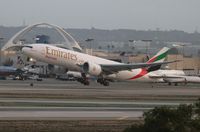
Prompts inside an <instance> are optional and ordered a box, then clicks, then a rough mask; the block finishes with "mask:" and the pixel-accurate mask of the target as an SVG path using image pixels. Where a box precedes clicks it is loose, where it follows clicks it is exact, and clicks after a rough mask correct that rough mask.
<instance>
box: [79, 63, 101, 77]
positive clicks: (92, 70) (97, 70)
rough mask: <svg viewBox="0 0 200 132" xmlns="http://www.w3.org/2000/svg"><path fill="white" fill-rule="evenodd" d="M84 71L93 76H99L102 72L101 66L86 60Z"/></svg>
mask: <svg viewBox="0 0 200 132" xmlns="http://www.w3.org/2000/svg"><path fill="white" fill-rule="evenodd" d="M83 71H84V72H85V73H89V74H90V75H93V76H98V75H100V74H101V73H102V69H101V66H100V65H98V64H95V63H91V62H85V63H84V64H83Z"/></svg>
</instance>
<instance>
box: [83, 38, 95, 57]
mask: <svg viewBox="0 0 200 132" xmlns="http://www.w3.org/2000/svg"><path fill="white" fill-rule="evenodd" d="M85 41H86V42H88V43H89V44H90V47H89V48H90V55H92V41H94V39H92V38H88V39H86V40H85Z"/></svg>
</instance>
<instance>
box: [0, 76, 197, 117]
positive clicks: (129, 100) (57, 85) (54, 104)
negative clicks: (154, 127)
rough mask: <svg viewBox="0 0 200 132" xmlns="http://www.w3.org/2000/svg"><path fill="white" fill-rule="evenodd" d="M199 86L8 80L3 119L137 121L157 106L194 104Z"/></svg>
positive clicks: (0, 110) (0, 107)
mask: <svg viewBox="0 0 200 132" xmlns="http://www.w3.org/2000/svg"><path fill="white" fill-rule="evenodd" d="M30 83H33V84H34V86H30ZM199 86H200V85H199V84H189V85H181V86H168V85H166V84H145V83H130V82H115V83H111V86H109V87H104V86H101V85H99V84H96V83H95V82H92V83H91V85H90V86H84V85H81V84H79V83H77V82H68V81H58V80H54V79H44V81H42V82H37V81H30V80H29V81H16V80H15V81H14V80H5V81H0V120H38V119H39V120H135V119H140V118H142V115H143V112H144V111H148V110H150V109H153V108H154V107H156V106H165V105H168V106H172V107H176V106H178V105H179V104H185V103H186V104H190V103H192V102H193V101H194V100H196V99H197V98H198V97H199V94H200V88H199Z"/></svg>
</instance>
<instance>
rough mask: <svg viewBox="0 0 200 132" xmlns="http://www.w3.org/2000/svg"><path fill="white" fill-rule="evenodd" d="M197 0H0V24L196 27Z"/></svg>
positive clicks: (198, 24)
mask: <svg viewBox="0 0 200 132" xmlns="http://www.w3.org/2000/svg"><path fill="white" fill-rule="evenodd" d="M199 13H200V0H0V25H4V26H19V25H22V23H23V20H25V22H26V24H33V23H37V22H48V23H52V24H56V25H59V26H61V27H64V28H91V27H95V28H100V29H119V28H120V29H122V28H123V29H142V30H143V29H145V30H148V29H153V30H155V29H156V28H160V29H161V30H170V29H178V30H184V31H187V32H193V31H194V30H195V29H198V30H200V15H199Z"/></svg>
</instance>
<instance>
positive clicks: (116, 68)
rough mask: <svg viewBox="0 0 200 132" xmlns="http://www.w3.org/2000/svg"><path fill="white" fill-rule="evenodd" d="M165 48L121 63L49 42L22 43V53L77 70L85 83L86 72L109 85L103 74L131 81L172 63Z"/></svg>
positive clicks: (103, 83) (107, 76) (87, 83)
mask: <svg viewBox="0 0 200 132" xmlns="http://www.w3.org/2000/svg"><path fill="white" fill-rule="evenodd" d="M168 51H169V48H167V47H164V48H163V49H161V50H160V51H159V52H158V53H157V54H156V55H155V56H153V57H152V58H151V59H149V60H148V61H147V62H146V63H135V64H125V63H120V62H115V61H112V60H107V59H103V58H100V57H96V56H91V55H88V54H85V53H80V52H77V51H73V50H69V49H65V48H60V47H57V46H53V45H49V44H30V45H26V46H23V47H22V52H23V53H24V54H25V55H27V56H29V57H32V58H34V59H36V60H38V61H42V62H46V63H49V64H54V65H60V66H65V67H66V68H67V69H68V70H70V71H78V72H81V74H82V79H80V80H79V82H81V83H83V84H85V85H89V81H88V79H87V77H86V75H87V74H89V75H92V76H96V77H97V78H98V79H97V82H99V83H100V84H102V85H105V86H108V85H109V81H108V79H107V78H116V79H118V80H130V81H131V80H135V79H139V78H141V77H143V76H144V75H146V74H147V73H149V72H151V71H155V70H158V69H159V68H160V66H161V65H162V64H168V63H172V62H164V59H165V57H166V55H167V52H168ZM173 62H174V61H173Z"/></svg>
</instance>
